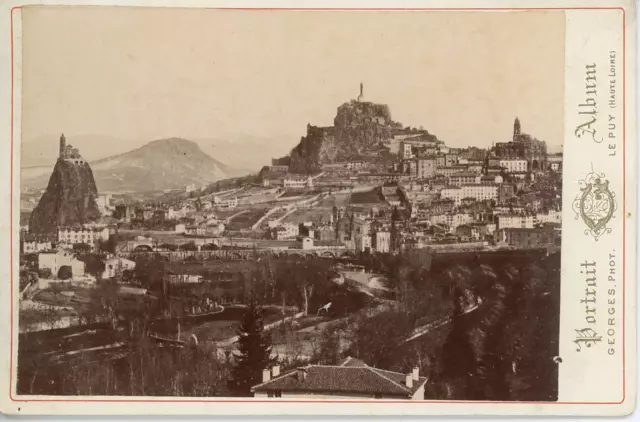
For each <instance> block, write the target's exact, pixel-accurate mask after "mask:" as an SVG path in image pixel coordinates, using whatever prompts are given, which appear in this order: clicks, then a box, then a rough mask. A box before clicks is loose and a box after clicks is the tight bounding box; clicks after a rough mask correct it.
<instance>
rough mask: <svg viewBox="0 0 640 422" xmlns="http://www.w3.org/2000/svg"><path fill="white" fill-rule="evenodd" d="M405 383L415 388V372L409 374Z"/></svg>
mask: <svg viewBox="0 0 640 422" xmlns="http://www.w3.org/2000/svg"><path fill="white" fill-rule="evenodd" d="M405 385H406V386H407V388H413V374H411V373H409V374H407V379H406V380H405Z"/></svg>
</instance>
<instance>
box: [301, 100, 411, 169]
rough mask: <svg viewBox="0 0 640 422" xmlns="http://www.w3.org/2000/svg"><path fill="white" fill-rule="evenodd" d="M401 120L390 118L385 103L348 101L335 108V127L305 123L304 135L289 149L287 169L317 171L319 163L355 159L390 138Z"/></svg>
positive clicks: (320, 165) (320, 166)
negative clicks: (321, 126) (396, 120)
mask: <svg viewBox="0 0 640 422" xmlns="http://www.w3.org/2000/svg"><path fill="white" fill-rule="evenodd" d="M401 127H402V125H401V124H400V123H397V122H394V121H393V120H392V119H391V113H390V111H389V107H388V106H387V105H385V104H374V103H369V102H356V101H351V102H348V103H344V104H342V105H341V106H340V107H338V110H337V113H336V117H335V119H334V126H332V127H325V128H319V127H315V126H311V125H309V126H307V135H306V136H305V137H303V138H302V139H301V140H300V143H299V144H298V145H297V146H296V147H295V148H294V149H293V150H292V151H291V154H290V156H291V164H290V170H291V171H293V172H296V173H313V172H317V171H320V169H321V168H322V164H325V163H335V162H340V161H345V160H349V159H352V158H356V157H358V156H360V155H361V154H364V153H366V152H367V151H370V150H373V149H375V148H377V147H379V145H380V143H381V142H382V141H385V140H388V139H390V138H391V137H392V133H393V131H394V130H397V129H398V128H401Z"/></svg>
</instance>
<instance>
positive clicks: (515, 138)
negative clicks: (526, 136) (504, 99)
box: [513, 117, 521, 142]
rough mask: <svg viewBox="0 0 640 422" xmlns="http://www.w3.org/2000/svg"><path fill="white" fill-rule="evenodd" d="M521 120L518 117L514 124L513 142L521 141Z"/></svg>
mask: <svg viewBox="0 0 640 422" xmlns="http://www.w3.org/2000/svg"><path fill="white" fill-rule="evenodd" d="M520 133H521V131H520V119H518V118H517V117H516V120H515V122H513V142H518V141H519V140H520Z"/></svg>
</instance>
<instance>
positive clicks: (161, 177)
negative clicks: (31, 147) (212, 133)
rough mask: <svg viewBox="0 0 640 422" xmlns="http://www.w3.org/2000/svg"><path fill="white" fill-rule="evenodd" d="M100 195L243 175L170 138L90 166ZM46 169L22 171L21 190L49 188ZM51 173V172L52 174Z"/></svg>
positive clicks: (191, 144) (177, 186)
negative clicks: (45, 186) (22, 188)
mask: <svg viewBox="0 0 640 422" xmlns="http://www.w3.org/2000/svg"><path fill="white" fill-rule="evenodd" d="M90 165H91V169H92V170H93V175H94V177H95V181H96V185H97V187H98V191H99V192H145V191H155V190H167V189H182V188H184V187H185V186H187V185H191V184H195V185H196V186H201V185H206V184H209V183H212V182H215V181H218V180H221V179H226V178H230V177H235V176H240V175H243V174H245V173H246V172H245V171H242V170H237V169H234V168H232V167H229V166H227V165H226V164H224V163H221V162H220V161H218V160H216V159H214V158H212V157H210V156H209V155H207V154H206V153H204V152H203V151H202V149H201V148H200V146H199V145H198V144H196V143H195V142H193V141H189V140H186V139H182V138H167V139H159V140H156V141H152V142H149V143H148V144H146V145H143V146H141V147H140V148H136V149H134V150H132V151H129V152H124V153H120V154H117V155H113V156H111V157H107V158H103V159H99V160H95V161H92V162H91V163H90ZM43 169H44V168H37V169H22V183H21V186H22V187H38V186H44V185H46V178H47V177H48V175H49V174H50V173H49V174H47V172H44V170H43ZM49 172H50V171H49Z"/></svg>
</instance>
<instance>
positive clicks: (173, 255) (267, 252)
mask: <svg viewBox="0 0 640 422" xmlns="http://www.w3.org/2000/svg"><path fill="white" fill-rule="evenodd" d="M118 255H119V256H120V257H122V258H127V259H131V260H135V259H136V258H140V257H155V256H159V257H161V258H162V259H164V260H166V261H217V260H220V261H234V260H253V259H258V258H260V257H262V256H271V257H273V258H282V259H284V258H288V257H292V258H293V257H297V258H307V257H320V258H328V259H337V258H353V257H354V256H355V255H354V253H353V252H352V251H350V250H347V249H344V248H342V249H307V250H303V249H282V250H271V249H258V250H253V249H219V250H200V251H154V250H141V249H138V250H135V251H130V252H121V253H119V254H118Z"/></svg>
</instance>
